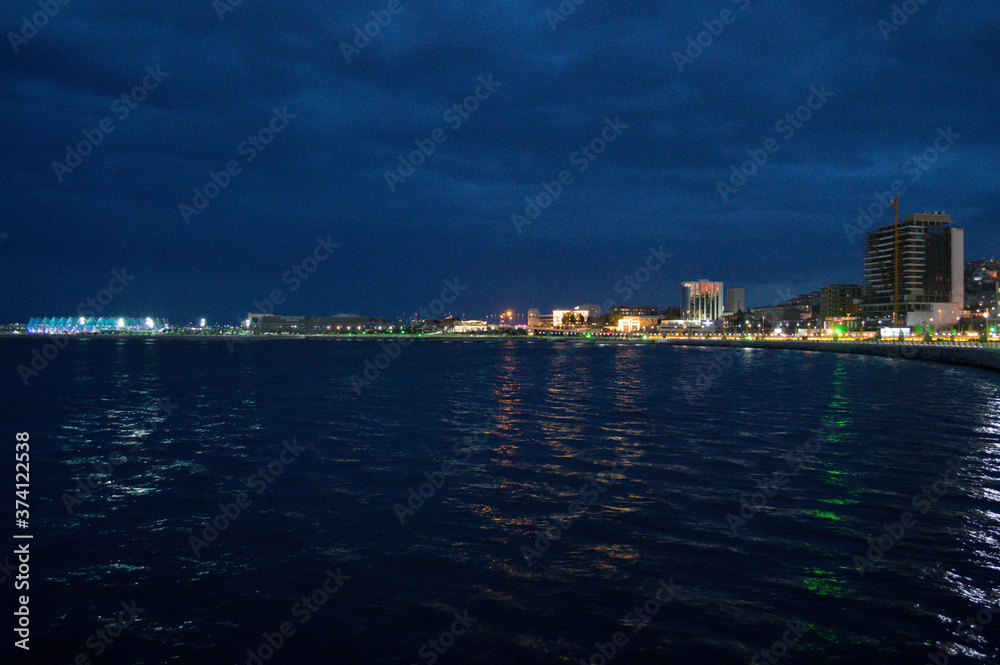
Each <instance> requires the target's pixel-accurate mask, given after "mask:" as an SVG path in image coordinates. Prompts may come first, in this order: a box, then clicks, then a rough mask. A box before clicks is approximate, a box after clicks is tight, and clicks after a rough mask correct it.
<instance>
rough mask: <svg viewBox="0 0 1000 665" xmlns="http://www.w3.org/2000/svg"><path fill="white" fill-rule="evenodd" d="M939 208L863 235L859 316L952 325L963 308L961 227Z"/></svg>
mask: <svg viewBox="0 0 1000 665" xmlns="http://www.w3.org/2000/svg"><path fill="white" fill-rule="evenodd" d="M951 224H952V221H951V217H949V216H948V215H946V214H944V213H943V212H935V213H917V214H911V215H907V216H906V217H905V218H903V219H901V220H900V221H899V229H898V231H897V229H896V228H895V226H896V225H895V224H887V225H886V226H881V227H879V228H877V229H875V230H874V231H872V232H870V233H867V234H865V281H866V282H867V286H866V289H865V295H864V298H863V299H862V301H861V315H862V316H863V317H864V318H865V319H866V320H868V321H869V322H872V321H881V322H883V323H892V322H893V313H894V312H895V313H896V314H897V317H898V318H897V321H896V322H897V323H898V324H900V325H906V326H928V325H952V324H954V323H956V322H957V321H958V318H959V317H960V316H961V315H962V311H963V309H964V300H965V289H964V287H965V284H964V275H963V272H964V271H963V265H964V263H963V262H964V257H965V249H964V231H963V230H962V229H957V228H954V227H953V226H951Z"/></svg>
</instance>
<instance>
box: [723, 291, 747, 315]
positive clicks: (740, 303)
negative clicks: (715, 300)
mask: <svg viewBox="0 0 1000 665" xmlns="http://www.w3.org/2000/svg"><path fill="white" fill-rule="evenodd" d="M726 311H727V312H730V313H732V314H735V313H736V312H745V311H747V298H746V292H745V291H744V290H743V289H728V290H727V291H726Z"/></svg>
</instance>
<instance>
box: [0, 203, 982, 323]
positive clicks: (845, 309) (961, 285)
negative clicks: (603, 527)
mask: <svg viewBox="0 0 1000 665" xmlns="http://www.w3.org/2000/svg"><path fill="white" fill-rule="evenodd" d="M964 252H965V249H964V232H963V230H962V229H960V228H955V227H954V226H953V223H952V220H951V217H949V216H948V215H946V214H944V213H943V212H933V213H916V214H911V215H907V216H906V217H904V218H903V219H900V220H899V221H898V223H897V222H894V223H891V224H887V225H884V226H881V227H879V228H876V229H874V230H872V231H871V232H869V233H867V234H866V235H865V257H864V275H865V284H864V285H859V284H829V285H827V286H824V287H822V288H821V289H819V290H818V291H813V292H811V293H805V294H801V295H797V296H794V297H792V298H788V299H787V300H786V301H785V302H784V303H779V304H776V305H769V306H765V307H756V308H752V309H748V308H747V302H746V293H745V290H744V289H743V288H730V289H728V290H726V289H724V288H723V283H722V282H721V281H712V280H709V279H698V280H696V281H685V282H682V283H681V285H680V300H679V302H678V303H677V305H676V306H671V307H668V308H666V309H663V310H661V309H659V308H657V307H655V306H652V305H649V306H640V305H628V306H624V305H623V306H617V307H610V309H609V310H608V311H603V309H602V307H601V306H599V305H594V304H587V303H584V304H580V305H576V306H575V307H572V308H569V307H564V308H558V309H553V310H552V311H551V313H544V314H543V313H542V312H540V311H539V310H538V309H531V310H528V314H527V317H526V319H521V317H522V316H523V315H517V314H515V313H513V312H511V311H508V312H506V313H505V314H500V315H496V316H494V317H487V319H490V318H493V319H494V320H493V321H492V322H489V321H488V320H482V319H464V320H463V319H459V318H457V317H451V316H449V317H448V318H444V319H439V320H430V319H415V320H412V321H410V322H409V323H401V322H391V321H389V320H387V319H383V318H379V317H372V316H359V315H357V314H337V315H334V316H289V315H278V314H261V313H252V312H251V313H249V314H248V315H247V318H246V320H244V321H243V322H242V325H240V326H220V325H213V326H210V327H208V328H206V325H205V320H204V319H202V320H201V322H200V324H191V325H189V326H180V327H171V326H169V325H168V324H167V322H166V321H165V320H162V319H154V318H131V317H118V318H115V317H107V318H102V317H63V318H58V317H57V318H33V319H31V320H30V321H29V322H28V324H27V325H26V326H25V325H23V324H17V325H15V326H13V327H12V328H11V329H10V330H9V331H7V332H14V333H19V332H22V331H23V332H28V333H57V334H73V333H140V332H141V333H150V332H181V333H189V332H202V333H204V332H209V331H215V332H217V333H218V332H221V333H223V334H233V333H237V332H243V333H251V334H255V333H256V334H298V335H317V334H332V335H337V334H346V335H352V334H368V333H375V334H378V333H417V334H423V333H432V334H433V333H444V332H454V333H498V332H503V331H510V330H514V331H518V332H520V333H522V334H524V333H526V334H554V335H562V334H592V333H601V334H621V335H640V334H641V335H649V334H659V335H665V336H666V335H693V334H720V333H722V334H743V335H746V334H753V335H759V334H771V333H779V334H790V335H799V336H808V335H818V334H831V333H834V332H836V333H841V334H843V333H851V332H861V331H869V332H871V331H886V332H888V333H889V334H892V335H893V336H895V335H896V334H897V332H904V331H905V332H910V331H912V332H920V331H921V330H923V331H925V332H927V331H930V330H934V331H940V330H942V329H945V328H947V329H953V328H955V327H958V328H963V329H966V330H979V331H985V330H986V329H990V331H991V332H992V331H993V330H994V329H995V327H996V326H994V325H992V323H993V322H992V321H991V319H996V318H1000V302H998V300H1000V260H997V259H983V260H980V261H973V262H971V263H965V262H964V256H965V254H964ZM425 316H426V315H425ZM516 320H524V321H525V322H524V323H523V324H521V323H515V321H516ZM0 332H2V330H0Z"/></svg>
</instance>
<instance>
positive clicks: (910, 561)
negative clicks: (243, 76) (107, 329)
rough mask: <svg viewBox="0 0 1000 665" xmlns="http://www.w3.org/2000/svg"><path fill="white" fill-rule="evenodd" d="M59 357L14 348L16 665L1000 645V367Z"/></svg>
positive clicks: (192, 347) (689, 656)
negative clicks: (23, 646)
mask: <svg viewBox="0 0 1000 665" xmlns="http://www.w3.org/2000/svg"><path fill="white" fill-rule="evenodd" d="M38 344H39V341H38V340H35V339H30V338H29V339H18V340H2V343H0V368H3V369H2V373H0V385H2V394H3V396H4V398H5V399H4V419H3V430H2V432H0V436H2V437H3V439H4V440H5V441H6V443H5V444H4V445H5V446H6V447H7V449H8V450H11V451H12V450H13V449H14V437H15V432H19V431H27V432H29V433H30V437H31V494H30V499H31V501H30V504H31V519H30V529H29V531H30V532H31V533H32V534H33V535H34V539H33V540H32V542H31V551H32V557H31V580H30V584H31V587H30V594H31V601H30V607H31V626H32V633H31V635H32V639H31V647H32V649H31V652H30V654H28V655H27V657H24V654H23V652H22V653H19V654H17V655H18V656H19V659H18V660H17V661H13V662H31V663H35V662H37V663H47V664H58V663H73V662H84V661H82V660H81V661H75V659H77V658H78V654H82V658H83V659H85V660H87V661H89V662H92V663H95V664H96V663H149V664H153V663H185V664H186V663H197V664H200V663H206V664H208V663H212V664H215V663H241V664H242V663H247V662H249V663H257V662H262V663H263V662H267V663H327V662H330V663H399V664H406V663H426V664H428V665H432V664H433V663H511V662H519V663H578V662H579V661H580V660H581V659H582V660H584V662H592V663H595V664H599V663H601V662H604V661H607V662H614V663H616V664H617V663H675V662H677V663H681V662H683V663H741V662H757V663H770V662H781V663H793V662H800V663H855V662H864V663H914V664H917V665H919V664H921V663H926V662H931V658H932V657H933V658H934V659H936V661H935V662H938V663H940V662H944V661H943V660H942V659H944V658H945V655H944V654H945V653H946V652H948V651H950V652H951V655H948V656H947V659H948V662H952V663H956V662H958V663H962V662H967V663H973V662H976V663H982V662H996V661H997V659H998V658H1000V616H997V613H998V612H1000V609H998V601H1000V598H998V594H1000V551H998V537H1000V411H998V408H997V407H998V405H1000V399H998V386H997V375H996V374H995V373H993V372H988V371H986V370H979V369H974V368H964V367H952V366H947V365H940V364H935V363H918V362H912V361H908V360H905V359H891V358H878V357H867V356H846V355H838V354H825V353H801V352H792V351H780V350H764V349H716V348H694V347H673V346H666V345H655V346H654V345H632V344H622V345H617V344H607V345H594V344H588V345H569V344H558V345H557V344H548V343H532V344H523V343H515V342H476V343H463V342H460V341H453V342H422V341H421V342H418V343H414V344H412V345H410V346H408V347H406V348H396V347H392V346H391V345H388V344H387V345H386V346H385V347H383V346H380V343H379V342H372V341H345V340H338V341H327V340H316V341H311V340H305V341H303V340H296V341H288V342H285V341H273V342H269V343H267V344H255V343H250V344H240V345H236V346H235V347H232V348H231V349H230V347H227V346H226V344H225V343H224V342H222V341H205V342H192V341H179V340H178V341H171V340H165V339H155V340H154V339H151V340H114V339H93V340H73V341H71V342H70V343H69V345H68V346H67V348H65V349H63V350H61V351H60V352H59V354H58V355H57V356H56V357H55V358H53V359H51V360H50V361H49V364H48V366H47V367H45V368H44V370H43V371H41V372H39V374H38V375H37V376H33V377H31V380H30V381H29V385H28V386H27V387H25V386H24V385H23V383H22V381H21V379H20V378H19V377H18V374H17V371H16V367H17V365H18V364H21V363H25V362H28V361H30V359H31V351H32V349H33V348H35V346H37V345H38ZM366 370H368V376H367V378H366V376H365V371H366ZM352 375H354V379H355V380H354V381H352V379H351V377H352ZM4 477H5V479H6V483H7V486H8V487H11V488H12V489H13V484H14V469H13V464H10V465H9V467H8V468H7V471H6V475H5V476H4ZM220 504H221V505H220ZM12 517H13V515H12V513H7V514H6V516H5V518H4V528H5V531H4V533H5V534H8V537H9V534H11V533H15V532H18V530H17V529H16V527H15V525H14V524H13V523H12V522H11V518H12ZM212 522H214V523H215V526H212ZM8 542H10V543H15V544H12V545H10V546H9V547H8V551H6V552H3V553H2V556H8V555H10V553H11V552H13V549H14V547H15V546H16V541H11V540H8ZM0 577H3V575H0ZM14 582H15V580H14V579H13V578H12V577H9V576H8V577H7V578H6V579H5V580H4V581H3V582H2V584H0V590H2V593H3V596H4V602H5V607H11V606H12V605H13V604H12V602H11V601H10V600H9V599H12V598H13V597H14V596H15V592H14V589H13V586H12V585H13V584H14ZM5 614H6V616H7V619H5V621H7V622H8V624H7V625H5V626H4V634H6V635H8V639H10V640H11V641H12V638H10V636H11V634H12V632H11V630H10V629H11V628H12V627H13V625H14V623H13V617H12V615H11V613H10V612H8V613H5ZM7 646H8V645H5V647H7ZM248 650H249V652H248ZM763 650H767V651H766V653H765V652H763ZM929 654H930V655H929Z"/></svg>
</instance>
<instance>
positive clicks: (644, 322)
mask: <svg viewBox="0 0 1000 665" xmlns="http://www.w3.org/2000/svg"><path fill="white" fill-rule="evenodd" d="M659 325H660V317H659V316H649V315H646V316H623V317H621V318H620V319H618V326H617V328H618V332H624V333H637V332H650V331H656V330H658V326H659Z"/></svg>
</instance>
